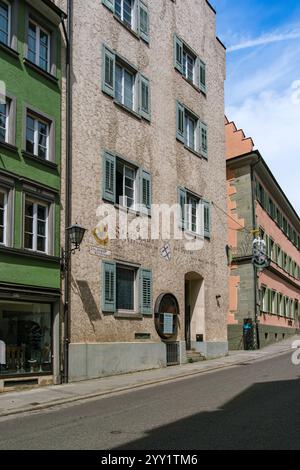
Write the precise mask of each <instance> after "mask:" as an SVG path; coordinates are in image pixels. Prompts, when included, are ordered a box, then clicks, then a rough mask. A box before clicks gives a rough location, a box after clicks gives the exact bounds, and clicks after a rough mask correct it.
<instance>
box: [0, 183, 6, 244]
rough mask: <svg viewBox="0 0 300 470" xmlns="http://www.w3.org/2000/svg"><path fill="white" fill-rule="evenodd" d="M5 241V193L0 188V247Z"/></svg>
mask: <svg viewBox="0 0 300 470" xmlns="http://www.w3.org/2000/svg"><path fill="white" fill-rule="evenodd" d="M6 239H7V191H5V190H3V189H1V188H0V245H6Z"/></svg>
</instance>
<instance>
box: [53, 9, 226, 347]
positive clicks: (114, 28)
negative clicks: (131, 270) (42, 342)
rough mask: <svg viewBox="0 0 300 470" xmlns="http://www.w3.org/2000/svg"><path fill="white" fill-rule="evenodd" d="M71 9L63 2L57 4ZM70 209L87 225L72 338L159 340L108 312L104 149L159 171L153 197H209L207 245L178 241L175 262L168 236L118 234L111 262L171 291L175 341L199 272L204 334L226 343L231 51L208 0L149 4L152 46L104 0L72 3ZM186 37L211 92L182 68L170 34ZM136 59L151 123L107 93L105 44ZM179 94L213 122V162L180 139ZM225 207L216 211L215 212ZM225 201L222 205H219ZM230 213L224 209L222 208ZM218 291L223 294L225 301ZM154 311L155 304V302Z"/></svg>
mask: <svg viewBox="0 0 300 470" xmlns="http://www.w3.org/2000/svg"><path fill="white" fill-rule="evenodd" d="M56 3H57V4H59V6H61V7H62V8H64V9H65V10H66V2H65V1H60V2H56ZM73 4H74V25H73V34H74V46H73V72H72V78H73V179H72V181H73V194H72V197H73V210H72V220H73V221H74V222H75V221H77V222H78V223H80V224H81V225H83V226H84V227H86V228H87V229H88V232H87V234H86V237H85V240H84V243H83V246H82V249H81V251H80V252H79V253H77V254H76V256H74V257H73V260H72V273H73V279H72V300H71V341H72V342H79V343H81V342H106V341H108V342H114V341H115V342H123V341H128V342H132V341H134V340H135V333H137V332H149V333H151V340H152V341H157V342H158V341H160V339H159V337H158V335H157V333H156V331H155V327H154V319H153V317H150V318H144V319H142V320H140V319H136V320H128V319H116V318H115V317H114V316H113V315H107V314H103V313H102V311H101V259H100V258H98V257H96V256H92V255H91V254H90V253H89V248H90V246H91V245H95V241H94V239H93V236H92V230H93V229H94V228H95V226H96V224H97V222H98V219H97V217H96V209H97V206H98V205H99V203H100V202H101V197H102V194H101V193H102V191H101V188H102V177H103V176H102V171H103V169H102V158H101V154H102V150H103V149H109V150H111V151H113V152H116V153H119V154H121V155H123V156H124V157H126V158H128V160H130V161H132V162H136V163H137V164H138V165H141V166H143V168H144V169H145V170H148V171H149V172H151V174H152V179H153V198H152V199H153V203H154V204H160V203H165V204H170V205H173V204H176V203H177V187H178V186H185V187H187V188H188V189H190V190H191V191H194V192H195V193H197V194H199V195H201V196H203V197H204V198H205V199H208V200H210V201H212V202H213V203H214V204H215V206H213V208H212V236H211V240H210V241H205V246H204V248H203V249H202V250H201V251H198V252H191V253H188V252H187V251H186V250H185V249H184V245H183V242H180V241H178V242H175V241H171V246H172V251H173V256H172V260H171V262H167V261H165V260H164V259H162V258H161V257H160V254H159V250H160V248H161V246H162V244H163V242H162V241H157V242H155V241H152V242H141V241H140V242H136V243H134V242H124V241H111V242H110V245H109V249H110V250H111V251H112V258H113V259H121V260H125V261H130V262H133V263H140V264H141V265H142V266H144V267H146V268H151V269H152V272H153V299H154V301H155V299H156V298H157V297H158V295H159V294H161V293H162V292H172V293H173V294H174V295H175V296H176V297H177V299H178V302H179V306H180V328H179V332H178V340H180V339H182V340H183V339H184V280H185V274H186V273H189V272H192V271H194V272H196V273H199V274H200V275H201V276H202V277H203V278H204V285H205V331H204V332H199V333H204V339H205V340H206V341H219V342H222V341H226V339H227V331H226V330H227V328H226V313H227V311H228V268H227V263H226V256H225V245H226V240H227V226H226V215H225V213H226V162H225V158H224V155H225V131H224V79H225V50H224V49H223V47H222V46H221V44H220V43H219V42H218V41H217V40H216V37H215V34H216V30H215V28H216V26H215V14H214V13H213V11H212V10H211V8H210V7H209V6H208V4H207V2H206V1H205V0H189V1H188V2H186V1H183V0H180V1H177V2H176V3H173V2H171V1H169V0H151V1H148V6H149V11H150V47H148V46H147V45H146V44H145V43H143V42H142V41H139V40H138V39H137V38H136V37H134V35H132V34H131V33H130V32H129V31H127V30H126V29H125V27H124V26H123V25H121V24H120V23H119V22H118V21H117V20H116V19H115V18H114V17H113V15H112V13H111V12H110V11H109V10H108V9H107V8H106V7H105V6H103V5H102V4H101V2H100V1H98V2H94V1H93V0H86V1H85V2H81V1H79V0H74V2H73ZM175 32H176V33H177V34H178V35H179V36H181V37H182V38H183V39H184V40H185V41H186V42H187V43H188V44H189V45H190V46H191V47H192V48H193V49H194V50H195V51H196V52H197V53H198V55H199V56H200V57H202V58H203V60H204V61H205V62H206V65H207V96H206V97H205V96H204V95H203V94H201V93H199V92H198V91H196V90H195V89H194V88H193V87H192V86H191V85H190V84H188V83H187V82H186V81H185V80H184V79H183V78H182V76H181V75H180V74H179V73H178V72H176V71H175V69H174V63H173V53H174V52H173V35H174V33H175ZM103 43H105V44H106V45H107V46H109V47H110V48H112V49H115V50H116V51H117V52H118V54H120V55H121V56H123V57H124V58H126V60H128V62H130V63H132V64H134V65H135V66H136V67H137V68H138V69H139V71H140V72H141V73H143V74H144V75H145V76H146V77H147V78H149V80H150V83H151V108H152V109H151V123H150V124H149V123H148V122H146V121H140V120H139V119H136V118H134V117H133V116H132V115H131V114H128V113H127V112H126V111H124V110H122V109H120V108H119V107H118V106H116V105H115V104H114V103H113V101H112V99H111V98H110V97H108V96H106V95H105V94H103V92H102V91H101V76H102V44H103ZM176 100H180V101H181V102H182V103H184V104H185V105H186V106H187V107H189V108H190V109H191V110H193V111H194V112H195V113H196V114H197V115H198V116H200V118H201V119H202V120H203V121H204V122H206V123H207V125H208V132H209V134H208V146H209V158H208V161H206V160H204V159H200V158H198V157H197V156H196V155H194V154H192V153H191V152H189V151H188V150H186V149H185V148H184V147H183V145H182V144H180V143H178V142H177V141H176ZM217 207H218V209H217ZM219 208H220V209H219ZM222 211H223V212H222ZM217 295H221V298H220V300H219V302H218V301H217V299H216V296H217ZM153 308H154V305H153Z"/></svg>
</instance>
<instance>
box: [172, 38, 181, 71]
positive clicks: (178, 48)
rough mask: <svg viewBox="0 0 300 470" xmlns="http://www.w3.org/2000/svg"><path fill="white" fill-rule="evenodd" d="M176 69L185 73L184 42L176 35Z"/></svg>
mask: <svg viewBox="0 0 300 470" xmlns="http://www.w3.org/2000/svg"><path fill="white" fill-rule="evenodd" d="M174 67H175V69H177V70H178V71H179V72H180V73H183V42H182V41H181V39H179V37H178V36H177V35H176V34H174Z"/></svg>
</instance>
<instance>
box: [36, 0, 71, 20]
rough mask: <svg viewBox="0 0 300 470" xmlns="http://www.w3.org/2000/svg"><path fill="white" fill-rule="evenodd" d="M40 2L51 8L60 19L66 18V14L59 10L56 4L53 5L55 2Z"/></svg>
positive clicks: (49, 0)
mask: <svg viewBox="0 0 300 470" xmlns="http://www.w3.org/2000/svg"><path fill="white" fill-rule="evenodd" d="M42 2H43V3H44V4H45V5H46V6H47V7H49V8H51V10H52V11H53V12H54V13H56V14H57V16H59V17H60V18H62V19H64V20H65V19H66V18H67V17H68V16H67V14H66V13H65V12H64V11H63V10H61V8H59V7H58V6H57V5H55V3H53V1H52V0H42Z"/></svg>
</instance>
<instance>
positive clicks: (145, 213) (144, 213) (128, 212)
mask: <svg viewBox="0 0 300 470" xmlns="http://www.w3.org/2000/svg"><path fill="white" fill-rule="evenodd" d="M114 206H115V208H116V209H118V210H120V211H123V212H127V214H132V215H136V216H137V217H141V216H143V215H145V216H148V217H151V214H149V213H148V212H142V211H138V210H135V209H129V208H128V207H125V206H121V205H120V204H116V203H115V204H114Z"/></svg>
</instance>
